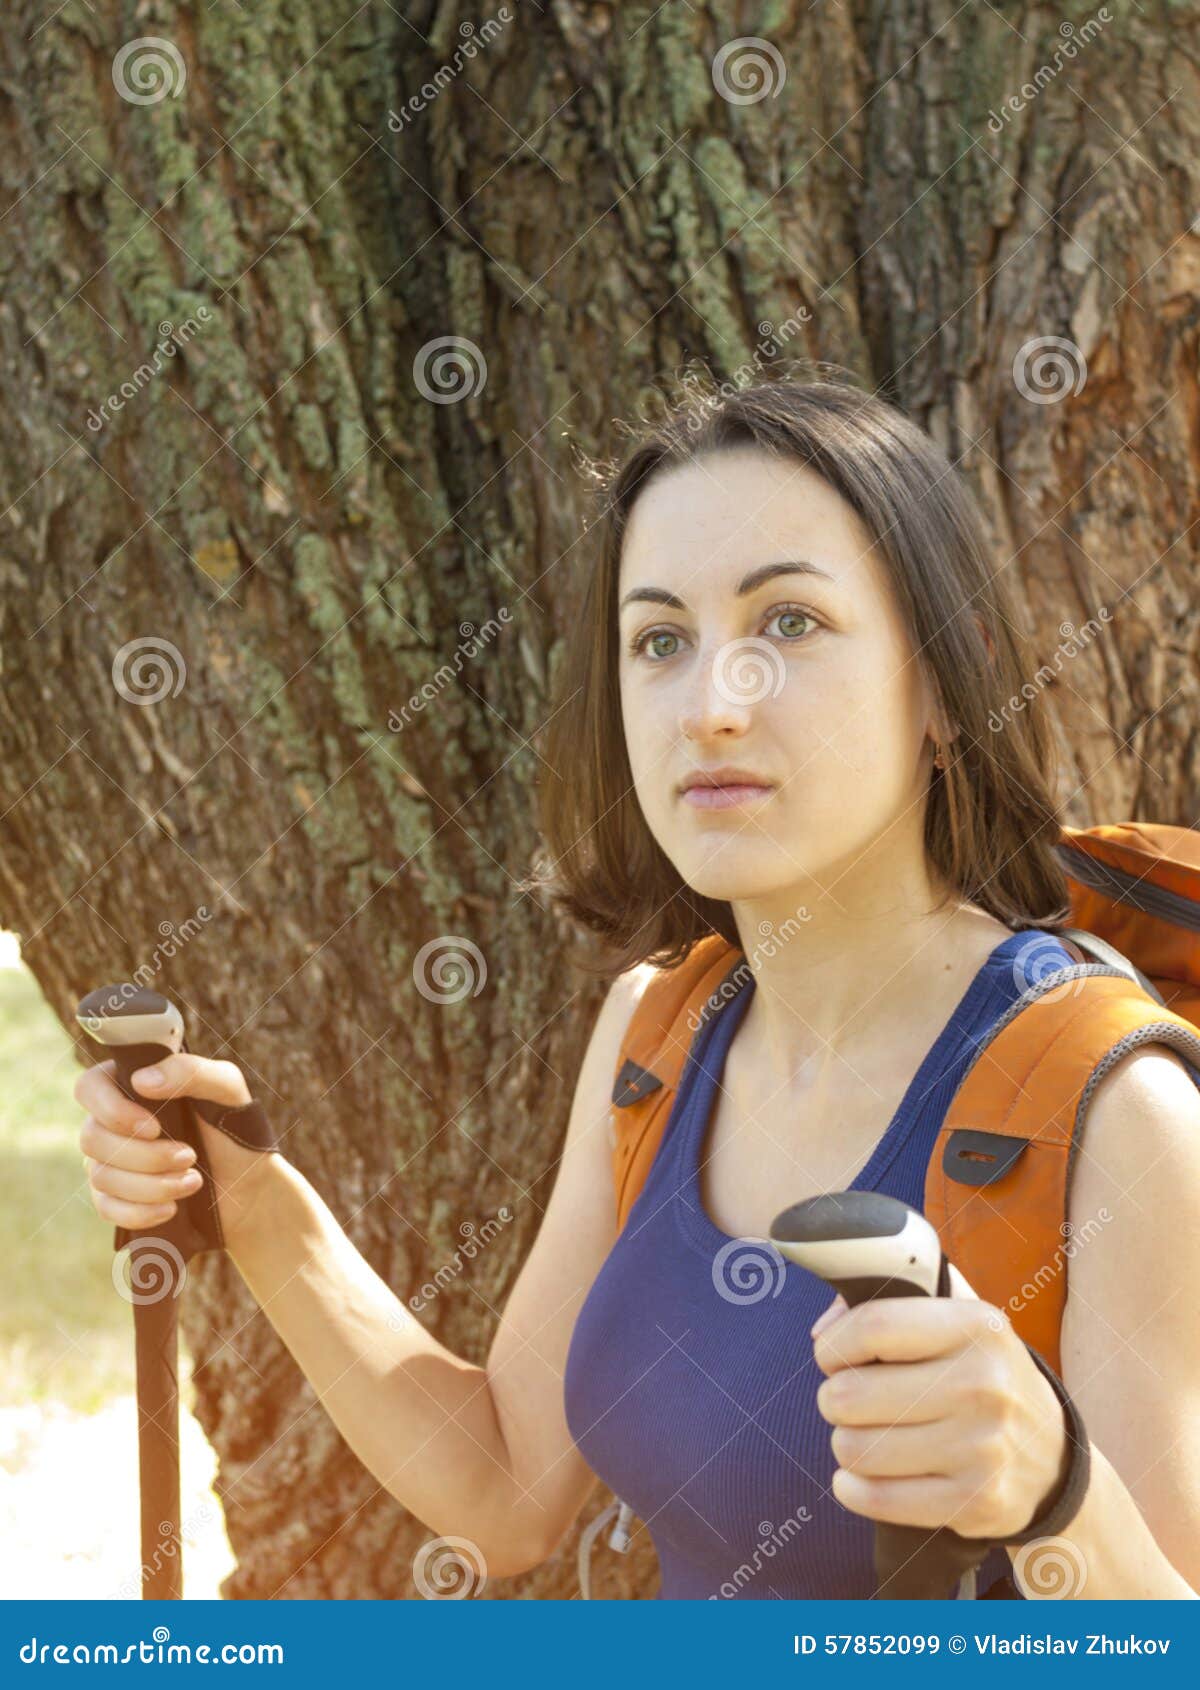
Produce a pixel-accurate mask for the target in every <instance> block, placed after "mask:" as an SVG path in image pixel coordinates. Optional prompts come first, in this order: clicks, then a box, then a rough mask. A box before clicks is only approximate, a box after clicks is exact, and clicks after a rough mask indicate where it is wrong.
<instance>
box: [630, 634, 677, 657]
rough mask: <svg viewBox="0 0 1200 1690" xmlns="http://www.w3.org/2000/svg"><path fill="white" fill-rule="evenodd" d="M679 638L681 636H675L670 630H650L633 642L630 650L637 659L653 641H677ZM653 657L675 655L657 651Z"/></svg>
mask: <svg viewBox="0 0 1200 1690" xmlns="http://www.w3.org/2000/svg"><path fill="white" fill-rule="evenodd" d="M678 638H679V635H678V634H673V633H672V632H671V630H670V629H669V628H648V629H647V630H646V632H645V633H644V634H640V635H639V636H638V638H637V639H636V640H633V641H631V643H630V646H629V650H630V652H631V653H632V655H633V656H634V657H637V656H639V655H640V653H642V652H643V651H645V649H646V647H647V646H648V645H649V644H650V643H651V641H653V640H677V639H678ZM653 655H654V656H655V657H673V656H674V655H675V654H674V652H670V651H655V652H654V653H653Z"/></svg>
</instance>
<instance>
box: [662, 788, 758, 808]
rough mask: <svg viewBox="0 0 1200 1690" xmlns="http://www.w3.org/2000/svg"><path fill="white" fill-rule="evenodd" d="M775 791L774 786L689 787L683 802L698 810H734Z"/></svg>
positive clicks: (686, 789)
mask: <svg viewBox="0 0 1200 1690" xmlns="http://www.w3.org/2000/svg"><path fill="white" fill-rule="evenodd" d="M774 790H775V789H774V787H772V786H687V787H685V788H684V790H683V801H684V803H685V804H690V805H691V806H692V808H693V809H696V810H732V809H734V808H735V807H736V806H737V805H739V804H748V803H750V802H752V801H753V800H754V799H756V798H765V797H767V796H768V794H770V793H771V792H773V791H774Z"/></svg>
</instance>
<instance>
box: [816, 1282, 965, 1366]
mask: <svg viewBox="0 0 1200 1690" xmlns="http://www.w3.org/2000/svg"><path fill="white" fill-rule="evenodd" d="M989 1314H990V1315H991V1316H992V1319H991V1320H990V1321H989V1319H988V1315H989ZM995 1329H996V1324H995V1310H994V1309H992V1307H991V1305H990V1304H988V1303H984V1302H981V1301H980V1300H979V1298H977V1297H976V1298H969V1299H957V1298H953V1297H879V1298H876V1299H875V1300H874V1301H872V1302H869V1303H859V1304H858V1305H857V1307H855V1308H852V1309H847V1311H846V1313H845V1314H844V1315H842V1316H841V1317H840V1319H838V1320H836V1321H834V1323H833V1325H832V1326H830V1327H828V1328H826V1330H825V1331H824V1332H820V1333H818V1335H817V1336H816V1338H814V1340H813V1357H814V1359H815V1360H816V1363H817V1366H818V1367H819V1368H820V1369H821V1371H822V1372H823V1373H834V1372H836V1371H837V1370H838V1369H839V1368H842V1367H860V1366H862V1365H863V1364H864V1363H865V1362H870V1361H924V1360H926V1359H927V1358H928V1357H930V1356H937V1355H948V1354H949V1353H950V1352H951V1351H952V1350H958V1349H962V1348H963V1347H964V1346H965V1345H967V1344H970V1343H973V1342H977V1341H978V1340H979V1339H980V1338H982V1337H983V1336H984V1334H985V1333H986V1332H994V1331H995Z"/></svg>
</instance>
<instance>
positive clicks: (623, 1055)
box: [609, 933, 742, 1232]
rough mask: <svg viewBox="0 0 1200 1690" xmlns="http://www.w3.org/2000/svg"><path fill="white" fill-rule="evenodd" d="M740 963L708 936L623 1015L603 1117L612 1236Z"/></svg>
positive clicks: (733, 949) (734, 952) (734, 951)
mask: <svg viewBox="0 0 1200 1690" xmlns="http://www.w3.org/2000/svg"><path fill="white" fill-rule="evenodd" d="M741 961H742V953H741V951H740V950H739V949H738V948H737V946H735V945H731V944H729V942H728V941H727V940H725V939H723V938H722V937H721V935H720V934H718V933H713V934H710V935H709V936H708V937H707V938H704V939H701V940H699V941H698V942H697V943H696V944H695V945H693V946H692V948H691V950H690V951H689V952H688V954H687V956H686V957H685V958H684V959H683V961H682V962H680V963H678V964H676V966H675V967H674V968H666V969H660V970H659V971H658V973H656V974H655V976H654V978H653V979H652V980H651V981H650V983H649V985H648V986H647V987H646V989H645V991H644V992H643V993H642V996H641V998H640V1000H639V1002H638V1006H637V1008H636V1009H635V1010H634V1012H633V1014H632V1016H631V1017H630V1020H629V1025H628V1027H627V1028H626V1029H625V1036H624V1037H623V1039H622V1040H621V1049H620V1052H619V1054H618V1057H617V1071H616V1078H615V1080H614V1083H613V1091H612V1105H613V1107H612V1109H611V1111H610V1113H609V1142H610V1144H611V1147H612V1158H613V1181H614V1184H615V1186H616V1194H617V1230H618V1232H619V1231H620V1230H621V1228H622V1227H623V1226H624V1225H625V1220H626V1217H627V1216H628V1214H629V1211H630V1209H632V1207H633V1205H634V1203H635V1201H636V1200H637V1196H638V1193H639V1192H640V1191H641V1189H642V1186H643V1185H644V1184H645V1181H646V1175H647V1174H648V1173H649V1171H650V1164H651V1162H653V1160H654V1155H655V1152H656V1150H657V1149H658V1146H659V1142H660V1141H661V1139H662V1135H663V1132H664V1131H665V1129H666V1125H667V1120H668V1117H669V1116H670V1113H671V1105H672V1103H673V1102H674V1100H675V1093H676V1091H677V1090H678V1087H679V1080H680V1076H681V1075H682V1073H683V1065H684V1062H685V1060H686V1059H687V1054H688V1051H689V1050H690V1049H691V1045H692V1041H693V1039H694V1038H695V1036H696V1034H697V1033H698V1032H699V1030H700V1028H701V1026H702V1025H703V1023H704V1021H705V1019H706V1018H707V1015H708V1013H709V1011H710V1009H711V1007H713V1006H714V1005H715V1004H716V1003H718V1002H720V1001H721V999H720V991H721V987H722V985H724V984H726V982H727V977H729V976H730V975H732V974H734V973H735V972H736V969H737V966H738V965H739V964H740V962H741Z"/></svg>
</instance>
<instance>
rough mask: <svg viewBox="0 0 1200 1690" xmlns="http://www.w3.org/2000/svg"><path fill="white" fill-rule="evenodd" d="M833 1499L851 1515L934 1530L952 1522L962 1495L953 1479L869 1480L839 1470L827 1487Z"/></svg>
mask: <svg viewBox="0 0 1200 1690" xmlns="http://www.w3.org/2000/svg"><path fill="white" fill-rule="evenodd" d="M830 1489H831V1490H832V1491H833V1494H834V1496H835V1497H836V1498H837V1500H838V1501H839V1502H840V1503H841V1504H842V1506H843V1507H844V1508H848V1509H849V1510H850V1512H851V1513H852V1514H865V1515H867V1516H868V1518H870V1519H872V1520H886V1521H888V1522H889V1523H890V1524H891V1525H896V1526H926V1527H929V1528H936V1527H938V1526H941V1525H945V1524H946V1522H947V1521H948V1520H952V1519H953V1517H954V1514H955V1512H956V1511H957V1509H958V1507H959V1505H960V1503H961V1502H962V1492H961V1490H960V1488H959V1486H958V1483H957V1481H956V1480H954V1479H947V1478H943V1477H942V1476H941V1475H940V1474H925V1475H922V1476H921V1477H920V1478H907V1479H869V1478H865V1477H864V1476H863V1475H862V1474H861V1473H848V1472H846V1470H845V1468H843V1467H839V1468H837V1470H836V1471H835V1472H834V1475H833V1480H832V1483H831V1485H830Z"/></svg>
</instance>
